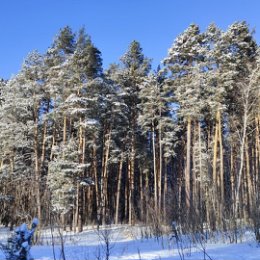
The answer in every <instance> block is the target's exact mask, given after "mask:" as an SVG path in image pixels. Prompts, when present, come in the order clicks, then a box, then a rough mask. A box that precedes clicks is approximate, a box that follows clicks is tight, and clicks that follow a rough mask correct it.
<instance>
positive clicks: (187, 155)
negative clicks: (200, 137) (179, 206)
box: [185, 116, 191, 212]
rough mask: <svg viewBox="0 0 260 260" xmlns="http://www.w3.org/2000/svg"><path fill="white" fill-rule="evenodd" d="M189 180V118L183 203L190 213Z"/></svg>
mask: <svg viewBox="0 0 260 260" xmlns="http://www.w3.org/2000/svg"><path fill="white" fill-rule="evenodd" d="M190 179H191V118H190V116H189V117H188V121H187V151H186V170H185V201H186V209H187V212H190V206H191V205H190V199H191V189H190Z"/></svg>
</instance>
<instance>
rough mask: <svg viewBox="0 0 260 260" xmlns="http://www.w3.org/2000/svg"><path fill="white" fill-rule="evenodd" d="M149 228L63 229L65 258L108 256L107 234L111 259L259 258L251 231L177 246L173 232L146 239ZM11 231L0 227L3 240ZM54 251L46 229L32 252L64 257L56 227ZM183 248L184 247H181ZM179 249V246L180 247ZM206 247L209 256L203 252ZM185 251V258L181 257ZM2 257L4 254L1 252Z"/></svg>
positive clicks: (46, 259)
mask: <svg viewBox="0 0 260 260" xmlns="http://www.w3.org/2000/svg"><path fill="white" fill-rule="evenodd" d="M145 231H147V229H146V228H143V229H141V228H140V227H134V228H133V227H129V226H124V225H120V226H110V227H107V228H101V229H100V230H99V231H97V229H96V227H85V229H84V231H83V232H82V233H77V234H74V233H73V232H64V235H63V238H64V246H65V256H66V260H95V259H106V258H105V257H106V249H105V244H104V238H105V237H108V238H109V240H110V242H109V248H110V255H109V259H111V260H119V259H123V260H141V259H142V260H159V259H161V260H177V259H185V260H204V259H207V260H208V259H212V260H260V247H259V245H258V244H257V243H256V242H255V240H254V236H253V234H252V233H251V232H249V231H244V232H243V234H242V236H241V237H240V242H239V243H237V244H230V243H229V242H228V239H227V237H226V238H225V237H223V235H218V236H216V237H215V239H214V241H213V240H211V241H207V243H204V242H198V240H197V241H196V242H194V241H192V240H193V239H192V238H191V237H185V239H182V241H183V242H182V243H181V246H180V245H179V247H178V246H177V243H176V241H175V239H170V238H171V234H169V235H166V236H164V237H163V238H162V237H160V238H159V239H158V240H157V239H156V238H148V239H147V238H143V236H141V234H144V233H145ZM10 235H11V233H10V231H8V229H6V228H0V242H2V243H5V242H6V240H7V238H8V237H10ZM53 235H54V242H55V245H54V251H55V257H54V254H53V246H52V240H51V231H50V230H49V229H48V230H43V231H41V234H38V236H40V238H39V241H38V242H39V244H40V245H34V246H33V247H32V248H31V255H32V256H33V257H34V259H35V260H51V259H52V260H53V259H56V260H59V259H62V258H61V254H60V252H61V244H60V241H61V240H60V238H59V235H58V232H57V229H54V231H53ZM180 247H182V250H181V249H180ZM178 248H179V249H178ZM203 248H204V249H205V252H206V254H207V255H205V258H204V253H203ZM180 253H182V254H183V255H182V256H183V258H181V257H180ZM0 259H1V260H2V259H4V255H3V253H2V252H0Z"/></svg>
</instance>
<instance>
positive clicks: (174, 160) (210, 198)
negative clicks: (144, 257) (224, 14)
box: [0, 21, 260, 240]
mask: <svg viewBox="0 0 260 260" xmlns="http://www.w3.org/2000/svg"><path fill="white" fill-rule="evenodd" d="M169 47H170V48H169V50H168V54H167V56H166V57H165V58H164V59H163V60H162V63H161V64H160V65H159V66H158V68H157V69H152V65H151V64H152V59H151V58H150V57H146V56H145V54H144V53H143V50H142V47H141V44H140V43H139V42H138V41H135V40H134V41H132V42H131V43H130V45H129V47H128V49H127V50H126V52H125V53H124V54H122V57H121V58H120V60H119V61H118V62H116V63H114V64H111V65H110V66H109V67H108V68H107V69H103V67H102V54H101V52H100V50H99V49H98V47H96V46H95V45H94V43H93V41H92V39H91V37H90V36H89V35H88V34H87V32H86V31H85V29H84V28H81V29H79V30H78V31H77V32H74V31H73V30H72V29H71V28H70V27H69V26H66V27H64V28H62V29H61V30H60V31H59V32H58V34H57V35H56V37H55V38H54V41H53V43H51V44H50V47H49V48H48V49H47V51H46V53H39V52H37V51H32V52H31V53H30V54H29V55H28V56H27V58H26V59H25V61H24V62H23V65H22V67H21V70H20V71H19V73H17V74H16V75H14V76H13V77H12V78H10V79H8V80H1V82H0V222H1V223H2V224H4V225H6V226H9V227H11V228H12V227H13V226H15V225H17V224H18V223H22V222H23V221H28V220H31V219H32V218H33V217H35V216H36V217H37V218H38V219H39V221H40V225H41V227H43V226H48V225H49V224H51V223H54V222H55V223H56V222H57V223H61V225H63V226H64V228H68V229H70V230H74V231H77V232H81V231H82V230H83V226H84V225H91V224H98V225H104V224H112V223H114V224H120V223H126V224H129V225H135V224H138V223H142V224H145V225H152V226H153V227H155V230H157V232H160V230H161V226H162V225H171V223H172V222H176V223H178V224H179V225H180V226H181V227H182V228H183V230H186V231H192V232H196V231H201V230H204V229H208V230H212V231H215V230H223V231H225V230H237V229H238V228H240V227H245V226H250V227H252V228H254V230H255V235H256V238H257V240H260V233H259V228H260V207H259V206H260V204H259V203H260V136H259V131H260V110H259V105H260V84H259V83H260V56H259V55H260V53H259V47H258V44H257V42H256V40H255V39H254V32H253V31H251V30H250V28H249V26H248V24H247V23H246V22H244V21H242V22H235V23H233V24H232V25H230V26H229V27H228V28H227V30H225V31H223V30H221V29H219V28H218V27H217V26H216V25H215V24H210V25H209V26H208V28H207V29H206V30H205V31H201V30H200V28H199V27H198V26H197V25H196V24H191V25H190V26H189V27H188V28H187V29H186V30H185V31H184V32H183V33H181V34H180V35H179V36H178V37H177V38H176V39H174V41H173V44H172V46H169ZM115 48H116V47H115ZM111 51H113V50H111ZM0 74H1V72H0Z"/></svg>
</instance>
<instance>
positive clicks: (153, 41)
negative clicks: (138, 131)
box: [0, 0, 260, 79]
mask: <svg viewBox="0 0 260 260" xmlns="http://www.w3.org/2000/svg"><path fill="white" fill-rule="evenodd" d="M0 8H1V14H0V34H1V39H2V40H1V44H0V77H4V78H6V79H7V78H9V77H10V76H11V75H12V74H15V73H17V72H18V71H19V68H20V66H21V64H22V62H23V60H24V58H25V57H26V56H27V54H28V53H29V52H30V51H32V50H38V51H40V52H45V51H46V49H47V48H48V47H49V46H50V45H51V43H52V41H53V38H54V36H55V35H56V34H57V33H58V31H59V29H60V28H62V27H64V26H66V25H69V26H71V27H72V29H73V30H78V29H79V28H80V27H81V26H83V25H84V26H85V27H86V30H87V33H88V34H90V36H91V37H92V40H93V42H94V44H95V45H96V46H97V47H98V48H99V49H100V50H101V52H102V57H103V64H104V67H105V68H106V67H107V66H108V64H110V63H112V62H117V61H118V60H119V58H120V57H121V56H122V54H123V53H124V52H125V51H126V49H127V47H128V45H129V43H130V42H131V41H132V40H137V41H139V42H140V43H141V46H142V47H143V50H144V53H145V55H146V56H148V57H149V58H153V65H154V67H156V65H157V64H159V63H160V61H161V60H162V59H163V58H164V57H165V56H166V54H167V50H168V48H169V47H170V46H171V44H172V42H173V40H174V38H175V37H176V36H177V35H178V34H180V33H181V32H182V31H183V30H184V29H186V28H187V26H188V25H189V24H190V23H196V24H198V25H199V26H200V28H201V30H202V31H204V30H205V29H206V27H207V26H208V25H209V24H210V23H211V22H215V23H216V24H217V25H218V26H219V27H220V28H222V29H224V30H225V29H226V28H227V27H228V25H230V24H231V23H233V22H234V21H239V20H246V21H247V22H248V24H249V25H250V28H252V29H253V28H255V29H256V33H255V37H256V39H257V42H258V43H259V42H260V13H259V12H260V0H2V1H1V4H0Z"/></svg>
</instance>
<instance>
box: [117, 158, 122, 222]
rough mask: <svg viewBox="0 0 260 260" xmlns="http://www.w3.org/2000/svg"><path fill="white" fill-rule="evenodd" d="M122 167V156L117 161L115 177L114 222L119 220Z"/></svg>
mask: <svg viewBox="0 0 260 260" xmlns="http://www.w3.org/2000/svg"><path fill="white" fill-rule="evenodd" d="M122 169H123V158H121V159H120V161H119V167H118V177H117V190H116V209H115V211H116V213H115V224H118V222H119V209H120V207H119V205H120V195H121V183H122V174H123V172H122Z"/></svg>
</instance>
